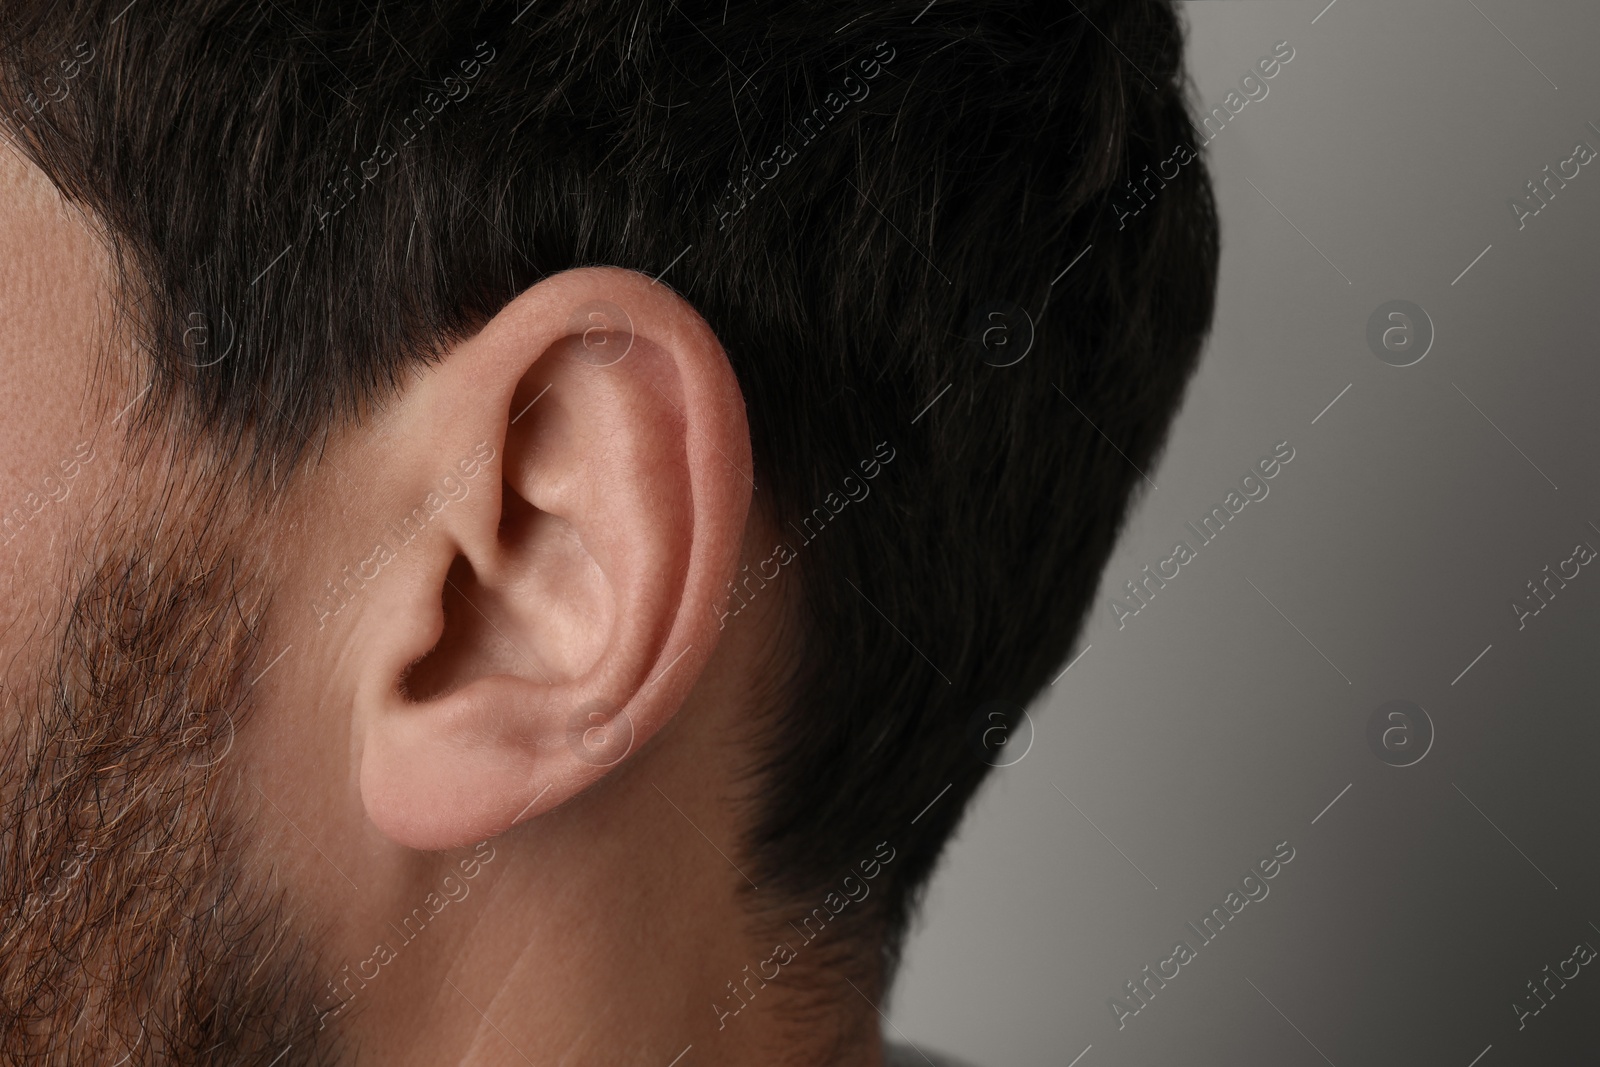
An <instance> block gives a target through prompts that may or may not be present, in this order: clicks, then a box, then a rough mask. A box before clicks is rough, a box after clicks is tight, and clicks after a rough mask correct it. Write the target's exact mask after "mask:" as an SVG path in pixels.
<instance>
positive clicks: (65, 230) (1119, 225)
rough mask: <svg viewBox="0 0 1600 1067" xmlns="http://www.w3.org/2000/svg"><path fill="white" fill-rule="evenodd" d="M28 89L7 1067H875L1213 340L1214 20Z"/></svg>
mask: <svg viewBox="0 0 1600 1067" xmlns="http://www.w3.org/2000/svg"><path fill="white" fill-rule="evenodd" d="M0 45H3V52H0V106H3V110H4V114H5V116H6V123H5V130H6V132H7V135H8V145H7V147H6V149H5V151H4V154H3V157H4V163H3V173H4V179H3V182H0V243H3V248H0V272H3V273H0V351H3V352H4V354H5V355H4V358H5V376H4V394H3V404H4V412H3V414H4V417H3V419H0V435H3V448H0V456H3V460H0V463H3V465H4V469H3V472H0V473H3V481H0V484H3V485H4V486H6V487H8V488H7V489H6V493H7V494H8V495H7V496H6V498H5V500H4V501H3V502H0V503H3V506H4V508H5V511H4V514H3V516H0V519H3V522H0V527H3V530H0V539H3V543H4V545H5V548H6V552H5V553H4V556H3V557H0V558H3V563H0V566H3V567H4V576H5V581H6V582H7V583H8V586H7V588H8V591H9V594H10V595H9V596H8V597H7V598H6V600H5V601H4V608H3V610H4V612H5V613H6V618H5V621H6V623H7V625H6V626H5V628H4V630H3V633H0V644H3V652H4V656H3V660H0V662H3V663H4V676H3V681H4V695H5V703H4V706H3V712H0V724H3V726H0V729H3V737H4V739H5V745H6V748H5V752H4V756H3V763H0V803H3V809H0V810H3V823H0V913H3V915H4V919H3V925H0V1059H3V1060H4V1061H5V1062H7V1063H18V1064H58V1063H59V1064H91V1063H92V1064H146V1063H149V1064H155V1063H161V1064H173V1063H179V1064H209V1063H217V1064H223V1063H227V1064H244V1063H248V1064H261V1065H268V1064H272V1065H289V1064H336V1063H337V1064H344V1063H357V1062H359V1063H376V1064H427V1065H434V1064H444V1063H448V1064H458V1063H460V1064H501V1063H524V1062H526V1063H539V1064H543V1063H555V1062H561V1063H570V1064H643V1065H661V1067H666V1065H668V1064H677V1063H681V1064H684V1065H715V1064H747V1063H763V1064H765V1063H793V1064H824V1063H827V1064H850V1065H863V1067H875V1065H877V1064H879V1063H882V1062H884V1057H885V1055H886V1053H885V1049H884V1045H883V1042H882V1041H881V1039H880V1037H879V1027H880V1025H881V1023H880V1006H881V1005H882V1004H883V1002H884V1000H885V998H886V997H887V995H888V992H889V988H890V982H891V979H892V978H893V975H894V970H895V963H896V961H897V956H898V950H899V947H900V945H901V941H902V938H903V935H904V931H905V928H906V924H907V920H908V917H909V915H910V914H911V912H912V909H913V906H914V904H915V901H916V898H917V893H918V891H919V889H920V888H921V887H922V886H923V885H924V884H925V883H926V881H927V879H928V877H929V875H930V873H931V871H932V870H933V868H934V865H935V863H936V861H937V859H938V856H939V853H940V850H941V848H942V846H943V844H944V842H945V841H946V839H947V838H948V837H949V835H950V833H951V832H952V830H953V829H954V827H955V826H956V824H957V822H958V820H959V818H960V815H961V812H962V809H963V808H964V806H965V805H966V804H967V802H968V801H969V800H970V799H971V797H972V796H973V794H974V792H975V790H976V789H977V787H978V785H979V783H980V782H981V781H982V779H983V776H984V773H985V772H986V771H987V770H988V769H989V768H990V766H991V765H993V764H994V763H997V762H1000V758H999V757H998V755H997V751H998V747H999V746H1001V745H1003V743H1004V740H1005V732H1006V729H1007V728H1008V727H1009V726H1010V725H1011V724H1013V723H1014V722H1015V721H1016V719H1017V716H1018V715H1019V714H1020V707H1021V705H1022V704H1024V703H1026V702H1027V701H1028V700H1029V699H1030V698H1031V697H1032V695H1033V694H1035V693H1036V692H1037V691H1038V690H1039V689H1040V688H1041V686H1042V685H1043V684H1044V683H1045V682H1047V681H1048V679H1049V678H1050V677H1051V676H1052V675H1053V672H1054V671H1055V670H1056V669H1058V668H1059V665H1060V663H1061V662H1062V661H1063V660H1064V659H1065V657H1066V655H1067V654H1068V653H1069V651H1070V650H1071V642H1072V638H1073V635H1074V633H1075V631H1076V629H1077V627H1078V624H1079V620H1080V618H1081V616H1082V614H1083V611H1084V609H1085V605H1086V604H1087V602H1088V598H1089V597H1090V595H1091V594H1092V592H1093V590H1094V587H1095V583H1096V580H1097V574H1098V571H1099V569H1100V567H1101V564H1102V563H1103V562H1104V560H1105V558H1106V556H1107V554H1108V552H1109V550H1110V548H1111V545H1112V542H1113V539H1114V536H1115V533H1116V530H1117V528H1118V525H1119V523H1120V521H1121V519H1122V516H1123V515H1124V513H1125V510H1126V507H1127V503H1128V500H1129V497H1130V492H1131V490H1132V488H1133V486H1134V484H1135V482H1136V481H1137V480H1138V475H1137V468H1139V467H1142V466H1145V465H1146V464H1148V463H1149V462H1150V461H1151V459H1152V457H1153V455H1154V454H1155V453H1156V451H1157V450H1158V448H1159V445H1160V443H1161V440H1162V436H1163V433H1164V432H1165V427H1166V425H1167V422H1168V420H1169V418H1170V416H1171V414H1172V412H1173V411H1174V409H1175V408H1176V406H1177V404H1178V402H1179V399H1180V397H1181V393H1182V389H1183V385H1184V383H1185V381H1186V379H1187V377H1188V375H1189V373H1190V371H1191V369H1192V367H1193V365H1194V362H1195V359H1196V358H1197V354H1198V350H1199V346H1200V343H1201V340H1202V337H1203V335H1204V332H1205V330H1206V328H1207V326H1208V323H1209V319H1210V314H1211V307H1212V293H1213V285H1214V280H1215V269H1216V256H1217V237H1216V223H1215V217H1214V212H1213V209H1212V204H1211V199H1210V190H1209V185H1208V180H1207V178H1206V174H1205V171H1204V168H1203V164H1202V163H1201V162H1199V161H1198V160H1196V161H1194V162H1192V163H1189V164H1188V165H1186V166H1184V167H1182V168H1180V169H1178V170H1177V171H1176V172H1175V173H1172V174H1170V175H1168V174H1157V173H1155V167H1156V165H1157V164H1158V163H1159V161H1161V160H1165V159H1169V158H1171V157H1172V155H1173V152H1174V149H1175V146H1177V145H1181V144H1190V143H1192V142H1191V140H1190V136H1189V135H1190V127H1189V125H1188V121H1187V118H1186V114H1185V108H1184V100H1183V95H1182V86H1183V76H1182V68H1181V35H1180V32H1179V28H1178V24H1177V21H1176V18H1175V15H1174V13H1173V11H1172V10H1171V9H1170V7H1169V6H1168V5H1167V4H1165V3H1158V2H1155V0H1149V2H1137V3H1134V2H1128V0H1117V2H1115V3H1090V2H1088V0H1085V2H1084V3H1083V4H1081V5H1065V6H1063V7H1058V6H1057V5H1056V4H1055V3H1054V2H1053V0H1052V2H1048V3H1047V2H1042V0H1041V2H1037V3H1031V2H1022V0H1017V2H1002V0H936V2H935V3H931V4H924V3H922V2H921V0H919V2H917V3H891V4H887V5H880V6H879V7H876V8H872V9H867V8H861V7H859V6H857V5H854V4H845V3H831V2H813V3H807V4H804V5H800V4H793V5H791V4H777V3H747V4H732V3H715V4H711V3H694V2H689V0H644V2H642V3H641V2H639V0H629V2H627V3H623V2H621V0H617V2H607V0H536V2H523V0H519V2H518V3H515V4H513V3H505V4H497V3H448V2H443V0H441V2H438V3H432V4H417V5H395V4H388V5H378V4H375V3H344V4H337V5H336V4H321V3H313V2H311V0H270V2H268V3H265V4H262V3H258V2H256V0H249V2H245V0H239V2H232V0H163V3H161V4H154V3H149V2H148V0H147V2H143V3H141V2H139V0H135V2H134V3H131V4H130V3H128V2H127V0H113V2H105V3H102V2H99V0H39V2H35V0H16V2H14V3H9V4H7V5H5V7H4V9H3V11H0ZM1129 197H1136V198H1138V199H1139V201H1140V202H1141V204H1142V205H1143V207H1142V209H1141V210H1140V211H1139V212H1138V213H1137V214H1136V215H1132V217H1129V216H1130V212H1129V211H1128V209H1127V207H1126V203H1127V202H1128V198H1129ZM903 1051H904V1050H901V1051H900V1052H891V1053H889V1054H888V1055H890V1056H897V1055H901V1054H902V1052H903ZM912 1055H913V1057H914V1059H915V1061H916V1062H923V1061H924V1058H925V1057H924V1056H923V1055H922V1054H920V1053H913V1054H912ZM926 1059H927V1061H928V1062H932V1059H933V1056H932V1054H931V1053H930V1054H929V1055H928V1056H927V1057H926Z"/></svg>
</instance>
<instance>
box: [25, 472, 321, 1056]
mask: <svg viewBox="0 0 1600 1067" xmlns="http://www.w3.org/2000/svg"><path fill="white" fill-rule="evenodd" d="M239 484H240V483H238V482H237V481H235V480H234V479H231V478H224V477H219V476H216V475H215V474H213V475H212V476H211V477H209V478H207V479H206V480H205V483H204V484H200V483H199V482H198V481H197V480H196V479H195V478H193V477H186V476H181V475H180V476H172V477H166V478H164V479H163V480H162V482H161V484H160V485H159V486H157V487H155V488H154V491H153V492H148V493H143V492H138V491H131V492H127V493H124V494H121V495H120V497H119V500H118V502H116V503H113V504H111V505H109V506H107V507H104V508H101V509H99V511H100V515H101V517H100V518H99V519H98V520H97V521H95V522H92V523H91V524H89V527H88V528H89V530H90V536H88V537H87V538H84V539H83V540H82V541H80V542H79V543H78V544H76V545H74V546H73V551H72V552H71V553H70V556H69V558H70V559H72V560H74V561H75V563H74V564H72V565H70V566H69V567H68V568H66V570H65V574H66V588H65V593H64V595H61V596H59V597H56V598H55V599H54V601H53V603H54V605H55V606H56V610H55V611H54V612H53V616H54V621H53V622H51V623H49V624H48V625H47V626H45V627H44V628H43V629H42V630H41V632H40V633H39V634H38V635H36V639H37V647H39V648H41V649H43V651H42V654H35V655H34V656H33V657H32V660H31V663H32V666H31V668H26V667H22V666H21V664H20V663H19V661H18V660H13V661H12V662H11V663H10V664H9V665H8V676H7V677H6V678H5V682H6V685H5V688H4V693H3V699H4V705H3V706H0V729H6V730H9V733H8V734H6V735H5V736H4V738H3V741H0V1063H5V1064H15V1065H44V1064H52V1065H53V1064H63V1065H65V1064H72V1065H85V1064H97V1065H104V1067H119V1065H128V1067H132V1065H136V1064H181V1065H190V1064H213V1063H215V1064H219V1065H220V1064H252V1065H256V1067H269V1065H270V1067H290V1065H317V1064H331V1063H334V1062H336V1060H337V1059H338V1055H337V1051H338V1050H337V1049H336V1048H335V1042H334V1040H333V1032H332V1031H330V1030H326V1029H323V1027H322V1025H321V1024H322V1023H323V1022H324V1021H325V1020H323V1019H321V1018H320V1017H319V1014H318V1009H317V1006H316V1002H315V998H316V990H317V985H318V982H317V979H316V973H317V971H318V967H317V966H316V960H315V958H314V956H313V954H312V952H311V951H310V949H309V948H308V946H309V945H311V944H313V943H315V941H314V937H315V935H316V933H317V931H313V930H308V929H303V928H302V927H301V924H298V923H296V922H294V921H293V915H292V912H291V909H290V907H289V904H288V901H287V900H286V898H285V897H284V895H283V893H282V892H281V891H274V890H271V889H270V888H269V887H271V886H273V885H275V884H276V878H275V877H274V876H273V872H272V870H271V867H270V862H269V860H268V858H267V857H262V856H256V855H252V854H251V851H250V850H249V849H247V848H246V847H245V841H246V835H247V834H248V833H249V831H250V826H249V818H248V817H247V816H246V815H245V814H244V812H243V811H242V809H241V806H240V805H239V803H238V799H239V798H240V797H241V795H242V794H243V793H244V792H245V791H246V786H245V781H244V774H243V771H242V769H241V768H242V762H243V761H242V760H241V759H240V757H239V754H238V753H235V752H233V751H232V749H233V738H234V734H235V732H236V731H237V730H238V729H240V728H241V727H242V726H243V724H244V721H245V716H246V712H247V711H248V710H249V701H248V699H247V694H248V693H249V691H250V685H251V680H252V679H253V678H255V677H256V676H257V672H259V671H261V670H262V668H263V667H264V666H265V664H264V663H263V662H261V656H260V652H261V640H260V634H261V627H262V620H263V618H264V614H265V608H266V601H267V597H266V590H267V588H268V587H269V583H268V581H267V579H266V578H265V576H264V574H263V573H262V571H261V569H260V568H259V567H258V566H257V565H256V564H254V563H253V562H251V560H253V559H256V558H259V556H260V552H259V550H255V551H252V546H251V545H250V543H249V542H248V541H247V539H246V536H245V535H246V533H247V532H248V531H249V530H250V529H252V528H253V529H254V530H257V531H259V530H260V529H262V528H263V526H262V524H261V523H260V516H259V515H257V516H256V518H255V520H254V521H248V520H246V519H245V518H244V516H245V515H246V514H247V513H248V512H249V510H250V509H249V508H246V507H241V506H240V505H241V503H243V502H244V499H243V498H244V497H245V496H246V493H245V492H243V491H229V490H228V489H225V488H223V487H224V486H225V485H233V486H238V485H239ZM251 495H255V496H258V498H259V495H264V494H259V495H257V494H251ZM135 500H137V501H141V502H142V504H141V505H135V504H133V503H132V501H135ZM227 516H234V518H233V519H232V520H231V521H223V517H227ZM29 647H34V645H33V643H31V642H30V646H29ZM19 659H20V657H19ZM19 679H20V681H19Z"/></svg>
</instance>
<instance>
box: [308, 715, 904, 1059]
mask: <svg viewBox="0 0 1600 1067" xmlns="http://www.w3.org/2000/svg"><path fill="white" fill-rule="evenodd" d="M691 730H693V727H686V728H685V729H683V730H682V731H681V733H682V734H683V735H687V734H688V733H690V732H691ZM678 732H679V731H674V733H678ZM661 740H662V741H663V742H665V743H663V744H661V745H660V746H659V747H655V748H654V749H653V750H652V751H651V752H650V753H648V754H640V755H641V756H642V757H643V758H640V759H638V760H637V766H635V767H632V768H628V769H626V770H625V773H622V774H619V775H615V776H614V779H615V780H614V781H610V782H608V783H606V784H605V785H603V786H602V787H601V788H600V789H599V790H596V791H594V792H592V793H591V794H585V795H584V796H581V797H579V798H578V799H576V800H574V801H573V802H571V803H569V804H567V805H564V806H563V807H561V808H559V809H557V810H555V811H553V812H550V813H547V814H546V815H544V816H541V817H540V818H538V819H535V820H531V821H530V822H527V823H524V824H522V825H521V826H518V827H517V828H516V829H514V830H512V831H510V832H508V833H505V834H502V835H501V836H500V837H497V838H495V839H494V840H493V841H492V842H487V843H485V844H483V845H480V846H478V847H477V848H476V849H471V848H469V849H462V850H458V851H457V852H452V853H448V854H424V853H416V852H409V851H397V852H396V853H395V854H394V856H393V857H392V859H391V860H389V861H387V862H388V863H389V864H390V865H391V867H392V870H391V872H390V877H387V878H384V879H381V880H377V884H382V885H385V886H388V887H392V888H388V889H385V891H384V892H383V893H382V895H381V897H382V898H381V900H380V899H379V894H377V893H373V892H370V891H369V893H366V894H363V896H364V897H366V898H367V899H366V900H364V901H363V905H364V906H363V907H362V908H361V909H360V910H359V911H353V912H352V913H351V915H350V917H349V918H348V919H347V921H346V924H345V927H346V928H345V929H344V930H342V931H341V932H340V934H339V936H338V937H337V941H338V943H339V944H340V945H341V946H348V955H347V956H346V957H345V958H344V959H342V960H338V961H330V962H337V964H339V966H338V969H337V970H336V971H335V972H334V973H335V976H336V977H335V979H334V982H333V986H332V988H331V989H329V988H325V990H324V999H323V1002H322V1006H323V1007H324V1008H329V1007H331V1008H333V1009H334V1013H332V1014H330V1015H329V1017H328V1025H329V1026H336V1027H339V1028H340V1029H342V1030H343V1031H345V1033H346V1034H347V1036H348V1037H349V1038H350V1039H352V1043H353V1044H356V1045H358V1046H359V1048H360V1051H361V1054H362V1059H363V1061H368V1062H375V1063H396V1064H413V1063H414V1064H419V1065H420V1064H426V1065H428V1067H435V1065H438V1064H502V1063H509V1064H521V1063H524V1062H526V1063H534V1064H545V1063H568V1064H591V1063H592V1064H635V1063H637V1064H641V1065H649V1067H668V1065H669V1064H674V1063H675V1064H676V1067H716V1065H722V1064H726V1065H729V1067H732V1065H736V1064H749V1063H763V1064H785V1065H789V1064H792V1065H795V1067H801V1065H814V1064H823V1063H826V1064H830V1065H834V1064H838V1065H845V1067H879V1064H881V1062H882V1049H881V1043H880V1039H879V1036H878V1015H877V1012H876V1009H875V1008H874V1006H873V1004H872V1002H870V1001H869V1000H867V999H866V996H867V995H869V994H873V993H874V990H875V987H876V985H877V983H875V982H870V983H862V982H860V981H857V983H856V985H857V986H858V987H859V992H858V991H855V990H852V988H851V985H850V984H848V983H847V982H846V981H845V980H844V979H843V977H842V976H841V975H840V974H838V973H836V972H833V971H830V970H829V969H828V968H829V967H830V965H831V964H832V963H833V961H836V960H837V958H838V952H837V950H839V949H843V948H845V947H846V944H845V943H844V942H843V941H842V940H839V939H838V938H836V937H834V936H833V931H828V932H826V933H824V934H822V935H820V936H818V937H817V940H816V943H815V944H812V943H810V942H808V941H807V940H806V939H805V937H804V932H801V933H787V934H786V933H773V932H772V931H770V930H766V929H762V930H757V929H756V928H755V925H756V924H755V923H754V922H753V921H752V920H751V919H750V918H749V915H748V912H749V907H750V905H749V895H750V894H749V891H750V889H751V885H750V883H749V882H748V881H747V880H746V878H745V875H744V873H742V872H741V871H740V870H738V869H737V868H736V867H735V866H734V863H733V860H731V859H730V858H729V856H732V855H734V842H736V841H737V839H738V827H737V826H736V825H734V820H733V819H732V818H731V817H730V816H729V815H728V814H727V813H728V812H729V811H730V810H731V809H732V807H733V805H730V804H728V803H727V802H726V795H725V792H726V790H727V789H728V788H729V786H728V783H726V782H722V781H718V780H714V779H712V778H710V777H708V776H707V775H706V774H705V767H706V761H705V759H704V755H703V753H704V748H703V747H702V746H703V744H704V743H705V742H704V741H703V740H702V739H699V738H691V737H688V736H675V737H664V738H662V739H661ZM679 752H682V753H684V754H685V755H687V754H689V753H696V752H698V753H700V755H699V757H698V758H697V759H694V760H689V759H682V760H680V759H677V758H676V753H679ZM722 765H724V766H734V765H736V764H735V763H734V761H733V760H732V759H729V760H727V761H725V762H723V764H722ZM619 770H623V769H622V768H619ZM797 910H798V911H803V910H804V909H797ZM778 925H779V927H780V928H781V929H782V930H784V931H785V932H786V931H787V930H788V926H787V924H784V923H782V922H781V920H780V921H779V923H778ZM839 933H840V935H842V934H843V931H840V932H839ZM824 939H827V940H829V941H833V942H834V943H833V944H826V943H824ZM819 990H820V991H821V992H819ZM819 996H820V997H821V1001H820V1003H822V1004H825V1005H827V1007H825V1008H822V1009H820V1010H819V1007H818V1005H819ZM341 1002H342V1006H341ZM680 1056H681V1057H682V1058H681V1060H680V1059H677V1057H680Z"/></svg>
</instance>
